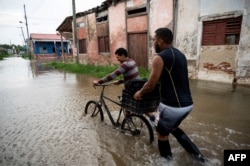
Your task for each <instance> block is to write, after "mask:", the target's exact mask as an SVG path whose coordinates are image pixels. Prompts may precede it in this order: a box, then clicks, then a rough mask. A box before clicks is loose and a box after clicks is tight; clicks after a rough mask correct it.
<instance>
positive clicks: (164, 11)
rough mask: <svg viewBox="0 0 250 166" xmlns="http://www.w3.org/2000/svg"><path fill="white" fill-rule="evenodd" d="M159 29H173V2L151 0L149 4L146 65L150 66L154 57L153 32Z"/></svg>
mask: <svg viewBox="0 0 250 166" xmlns="http://www.w3.org/2000/svg"><path fill="white" fill-rule="evenodd" d="M161 27H168V28H170V29H173V1H172V0H151V1H150V3H149V26H148V33H149V42H148V44H149V46H148V48H149V49H148V50H149V52H148V55H149V56H148V64H149V68H150V67H151V65H152V58H153V56H154V55H155V50H154V47H153V37H154V35H155V30H156V29H158V28H161Z"/></svg>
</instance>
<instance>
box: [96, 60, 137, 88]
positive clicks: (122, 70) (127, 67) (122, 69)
mask: <svg viewBox="0 0 250 166" xmlns="http://www.w3.org/2000/svg"><path fill="white" fill-rule="evenodd" d="M121 74H123V81H124V82H126V81H128V80H133V79H138V78H140V75H139V71H138V68H137V66H136V63H135V61H134V60H132V59H129V60H127V61H125V62H123V63H122V64H121V65H120V66H119V67H118V68H117V69H116V70H115V71H113V72H112V73H110V74H109V75H107V76H106V77H104V78H102V79H100V80H99V81H98V83H99V84H103V83H105V82H108V81H111V80H113V79H114V78H116V77H117V76H119V75H121Z"/></svg>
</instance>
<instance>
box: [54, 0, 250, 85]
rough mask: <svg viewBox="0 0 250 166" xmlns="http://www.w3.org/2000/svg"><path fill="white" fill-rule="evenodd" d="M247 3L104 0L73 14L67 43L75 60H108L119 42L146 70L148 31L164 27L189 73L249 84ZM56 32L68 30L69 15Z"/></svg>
mask: <svg viewBox="0 0 250 166" xmlns="http://www.w3.org/2000/svg"><path fill="white" fill-rule="evenodd" d="M249 6H250V0H238V1H235V0H219V1H216V2H210V1H205V0H106V1H104V2H103V3H102V4H101V5H100V6H97V7H96V8H93V9H89V10H88V11H84V12H80V13H77V14H76V24H77V28H76V32H77V44H76V45H75V46H74V45H73V48H75V49H74V50H77V51H78V53H79V54H78V59H79V62H80V63H84V64H94V65H113V64H117V63H118V62H117V60H116V57H115V55H114V52H115V50H116V49H117V48H119V47H124V48H126V49H127V50H128V52H129V56H130V57H131V58H133V59H134V60H135V61H136V63H137V64H138V65H139V66H141V67H144V68H148V69H150V68H151V61H152V57H153V56H154V54H155V53H154V48H153V36H154V31H155V30H156V29H157V28H159V27H168V28H170V29H172V31H173V32H174V43H173V44H174V46H175V47H177V48H178V49H180V50H181V51H182V52H183V53H184V54H185V55H186V57H187V60H188V64H189V76H190V78H193V79H201V80H209V81H218V82H226V83H233V82H235V83H238V84H246V85H250V55H249V52H250V46H249V42H248V41H250V34H249V29H250V28H249V26H250V24H249V22H250V17H249V13H250V9H249ZM57 31H59V33H61V34H62V35H64V36H65V37H66V35H65V34H66V33H67V34H68V33H71V34H73V33H74V28H73V19H72V17H71V16H70V17H67V18H66V19H65V20H64V21H63V22H62V24H61V25H60V26H59V27H58V28H57ZM71 37H72V36H71ZM71 39H72V38H71ZM72 41H73V39H72Z"/></svg>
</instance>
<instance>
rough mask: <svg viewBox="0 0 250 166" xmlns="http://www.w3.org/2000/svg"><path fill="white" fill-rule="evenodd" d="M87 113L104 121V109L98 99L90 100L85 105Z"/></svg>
mask: <svg viewBox="0 0 250 166" xmlns="http://www.w3.org/2000/svg"><path fill="white" fill-rule="evenodd" d="M84 113H85V115H90V117H91V118H94V119H99V118H100V120H101V121H103V119H104V118H103V111H102V108H101V106H100V105H99V104H98V102H97V101H94V100H90V101H89V102H88V103H87V104H86V107H85V110H84Z"/></svg>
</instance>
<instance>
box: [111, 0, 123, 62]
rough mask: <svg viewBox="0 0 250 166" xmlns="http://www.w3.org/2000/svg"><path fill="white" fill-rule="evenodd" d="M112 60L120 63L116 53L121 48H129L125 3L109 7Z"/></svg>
mask: <svg viewBox="0 0 250 166" xmlns="http://www.w3.org/2000/svg"><path fill="white" fill-rule="evenodd" d="M108 13H109V32H110V59H111V62H112V63H118V62H117V60H116V57H115V51H116V49H117V48H119V47H124V48H127V39H126V19H125V16H126V13H125V2H121V3H118V4H116V5H114V6H111V7H109V9H108Z"/></svg>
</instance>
